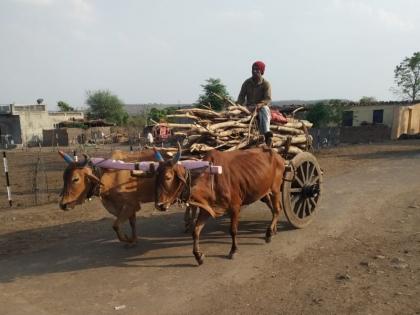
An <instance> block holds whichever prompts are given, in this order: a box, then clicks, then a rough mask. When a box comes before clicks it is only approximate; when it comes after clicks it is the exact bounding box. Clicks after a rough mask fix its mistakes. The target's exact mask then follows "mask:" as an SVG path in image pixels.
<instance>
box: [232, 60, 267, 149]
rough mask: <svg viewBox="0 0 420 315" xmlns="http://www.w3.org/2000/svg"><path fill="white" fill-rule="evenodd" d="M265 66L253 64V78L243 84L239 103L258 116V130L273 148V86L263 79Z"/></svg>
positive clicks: (259, 63)
mask: <svg viewBox="0 0 420 315" xmlns="http://www.w3.org/2000/svg"><path fill="white" fill-rule="evenodd" d="M264 71H265V64H264V63H263V62H262V61H256V62H254V63H253V64H252V77H250V78H249V79H246V80H245V82H244V83H243V84H242V87H241V91H240V93H239V96H238V100H237V103H239V104H241V105H246V106H247V107H248V109H250V110H251V111H255V114H257V115H258V116H257V117H258V129H259V131H260V133H261V134H262V135H264V139H265V143H266V144H267V145H268V146H270V147H271V144H272V137H273V133H272V132H271V131H270V119H271V113H270V108H269V105H270V103H271V85H270V83H269V82H268V81H267V80H266V79H264V78H263V74H264Z"/></svg>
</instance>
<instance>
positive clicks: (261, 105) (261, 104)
mask: <svg viewBox="0 0 420 315" xmlns="http://www.w3.org/2000/svg"><path fill="white" fill-rule="evenodd" d="M263 106H264V103H258V104H257V105H255V109H256V110H257V111H259V110H260V109H261V108H262V107H263Z"/></svg>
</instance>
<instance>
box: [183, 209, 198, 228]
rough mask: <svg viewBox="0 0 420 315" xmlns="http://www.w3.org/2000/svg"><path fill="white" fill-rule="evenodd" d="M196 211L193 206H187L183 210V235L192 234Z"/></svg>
mask: <svg viewBox="0 0 420 315" xmlns="http://www.w3.org/2000/svg"><path fill="white" fill-rule="evenodd" d="M197 210H198V208H197V207H195V206H188V207H187V209H185V214H184V224H185V233H187V232H192V231H193V230H194V225H195V222H196V220H197Z"/></svg>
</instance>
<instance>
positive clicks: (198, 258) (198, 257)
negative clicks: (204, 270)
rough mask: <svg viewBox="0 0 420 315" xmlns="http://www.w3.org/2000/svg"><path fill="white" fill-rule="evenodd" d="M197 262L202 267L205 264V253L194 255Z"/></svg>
mask: <svg viewBox="0 0 420 315" xmlns="http://www.w3.org/2000/svg"><path fill="white" fill-rule="evenodd" d="M194 257H195V260H196V261H197V263H198V265H199V266H201V265H202V264H203V262H204V254H203V253H194Z"/></svg>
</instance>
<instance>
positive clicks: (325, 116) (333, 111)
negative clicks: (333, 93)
mask: <svg viewBox="0 0 420 315" xmlns="http://www.w3.org/2000/svg"><path fill="white" fill-rule="evenodd" d="M344 106H345V104H344V103H343V101H340V100H330V101H326V102H318V103H316V104H315V105H313V106H311V107H310V108H309V110H308V111H307V113H306V119H307V120H309V121H310V122H312V123H313V124H314V127H315V128H321V127H326V126H328V124H329V123H334V124H338V125H339V124H341V122H342V119H343V111H344Z"/></svg>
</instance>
